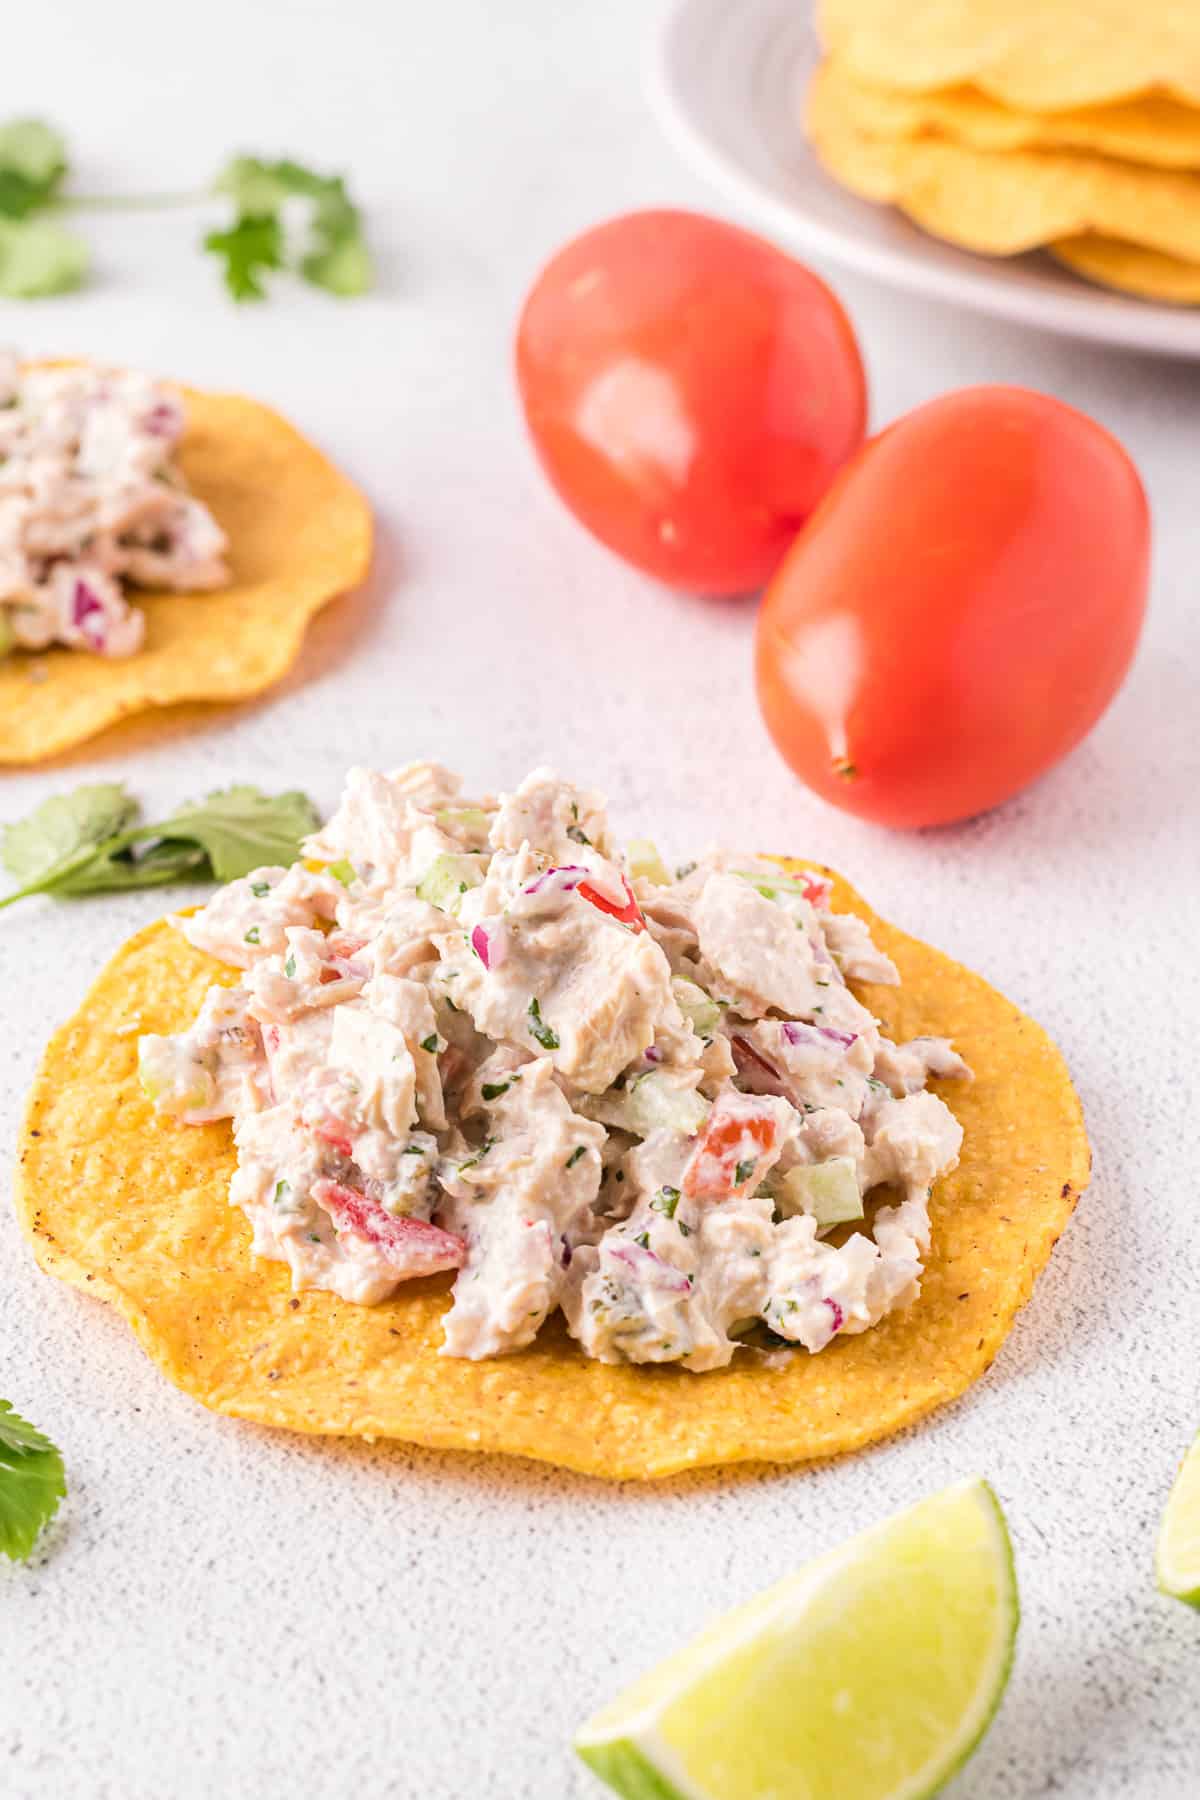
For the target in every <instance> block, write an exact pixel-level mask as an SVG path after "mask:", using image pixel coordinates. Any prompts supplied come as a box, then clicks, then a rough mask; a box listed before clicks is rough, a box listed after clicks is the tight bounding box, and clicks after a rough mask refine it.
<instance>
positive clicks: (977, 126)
mask: <svg viewBox="0 0 1200 1800" xmlns="http://www.w3.org/2000/svg"><path fill="white" fill-rule="evenodd" d="M831 72H832V73H833V75H834V76H835V77H836V92H837V97H838V100H839V101H840V103H841V105H842V107H843V109H844V111H845V115H846V119H847V121H848V122H849V123H850V124H851V125H852V126H853V127H854V128H855V130H856V131H861V132H865V133H866V134H867V135H868V136H870V137H904V138H911V137H943V138H948V139H949V140H950V142H951V143H957V144H965V145H967V146H968V147H969V148H970V149H972V150H991V151H998V150H1093V151H1096V152H1098V153H1099V154H1100V155H1102V156H1116V157H1122V158H1124V159H1125V160H1126V161H1128V162H1135V163H1146V164H1149V165H1150V166H1152V167H1158V168H1164V169H1197V168H1200V109H1198V108H1195V107H1191V106H1183V105H1182V104H1181V103H1180V102H1179V101H1178V100H1170V99H1167V98H1166V97H1165V96H1164V95H1161V94H1155V95H1145V96H1142V97H1141V98H1139V99H1135V100H1124V101H1118V102H1116V103H1115V104H1114V105H1112V106H1081V107H1074V108H1072V109H1071V110H1070V111H1068V112H1058V113H1034V112H1024V111H1019V110H1016V109H1014V108H1012V107H1009V106H1005V105H1003V104H1002V103H1001V102H1000V101H999V100H993V99H992V98H991V97H990V96H989V95H987V94H985V93H983V92H982V91H981V90H980V89H979V88H974V87H956V88H939V89H935V90H934V91H933V92H931V93H905V92H904V91H902V90H901V89H899V88H885V87H876V86H875V85H873V84H872V83H869V82H865V81H858V80H856V79H855V77H854V76H853V75H852V74H850V73H849V71H848V70H846V69H844V68H843V67H841V66H840V64H836V63H835V64H833V65H832V68H831Z"/></svg>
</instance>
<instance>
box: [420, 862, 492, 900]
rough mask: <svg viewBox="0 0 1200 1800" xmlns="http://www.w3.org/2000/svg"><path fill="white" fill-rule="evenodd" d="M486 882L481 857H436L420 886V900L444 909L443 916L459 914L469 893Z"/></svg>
mask: <svg viewBox="0 0 1200 1800" xmlns="http://www.w3.org/2000/svg"><path fill="white" fill-rule="evenodd" d="M482 880H483V870H482V869H481V868H480V866H479V858H478V857H477V856H469V855H467V854H466V853H465V852H464V853H463V854H461V855H458V854H453V855H451V854H443V855H441V856H435V857H434V859H433V861H432V862H431V863H430V865H429V867H428V868H427V869H426V871H425V873H424V874H423V875H422V877H421V879H420V881H418V883H417V898H418V900H427V901H428V902H429V904H430V906H437V907H440V908H441V910H442V912H452V913H456V912H457V911H458V907H459V902H460V901H461V899H462V897H463V895H464V894H465V893H466V891H467V889H468V888H473V887H478V886H479V884H480V882H481V881H482Z"/></svg>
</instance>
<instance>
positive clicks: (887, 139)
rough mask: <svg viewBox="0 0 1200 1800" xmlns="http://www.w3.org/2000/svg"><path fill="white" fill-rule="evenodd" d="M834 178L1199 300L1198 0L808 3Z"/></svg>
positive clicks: (1141, 286)
mask: <svg viewBox="0 0 1200 1800" xmlns="http://www.w3.org/2000/svg"><path fill="white" fill-rule="evenodd" d="M817 24H818V30H819V33H820V37H821V42H822V44H823V46H824V50H825V59H824V61H823V62H822V64H821V66H820V68H819V70H818V71H817V74H816V76H815V78H814V80H813V83H812V86H811V88H810V89H809V93H808V97H807V102H806V127H807V131H808V135H809V137H810V138H811V140H812V143H813V145H814V148H815V149H816V152H817V155H818V156H819V157H820V159H821V161H822V163H823V164H824V165H825V167H826V169H828V171H829V172H830V174H831V175H833V177H834V178H835V179H836V180H837V181H839V182H840V183H841V184H842V185H843V186H844V187H847V188H849V189H851V190H852V191H853V192H854V193H856V194H861V195H863V196H864V197H865V198H867V199H869V200H874V201H877V202H880V203H885V204H890V205H893V206H897V207H899V208H900V209H901V210H902V211H903V212H904V213H906V214H907V215H908V216H909V217H910V218H911V219H913V220H914V221H915V222H916V223H917V224H918V225H920V226H921V227H922V228H923V229H924V230H926V231H929V232H931V233H932V234H933V235H934V236H936V237H939V238H944V239H946V240H947V241H948V242H949V243H952V244H958V245H961V246H962V247H963V248H965V249H968V250H973V251H975V252H977V253H980V254H983V255H987V256H1014V255H1019V254H1020V253H1022V252H1024V251H1028V250H1035V249H1041V248H1044V249H1046V250H1048V251H1049V252H1050V253H1051V255H1053V256H1055V257H1056V258H1058V260H1059V261H1060V262H1063V263H1065V264H1067V265H1068V266H1069V267H1070V268H1072V269H1074V270H1076V271H1077V272H1078V273H1079V274H1080V275H1084V276H1086V277H1088V278H1089V279H1091V280H1093V281H1097V282H1102V283H1104V284H1105V285H1106V286H1109V287H1113V288H1119V289H1122V290H1124V291H1125V292H1127V293H1132V294H1138V295H1142V296H1144V297H1147V298H1152V299H1155V300H1159V301H1167V302H1172V303H1174V304H1176V305H1197V304H1200V0H1193V3H1191V4H1185V5H1180V4H1179V0H1138V4H1137V5H1133V4H1131V0H819V4H818V9H817Z"/></svg>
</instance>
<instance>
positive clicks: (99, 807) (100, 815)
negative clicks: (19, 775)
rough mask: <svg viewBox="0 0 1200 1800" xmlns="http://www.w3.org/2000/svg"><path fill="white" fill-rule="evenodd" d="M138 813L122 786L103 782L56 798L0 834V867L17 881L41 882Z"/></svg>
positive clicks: (137, 808)
mask: <svg viewBox="0 0 1200 1800" xmlns="http://www.w3.org/2000/svg"><path fill="white" fill-rule="evenodd" d="M139 810H140V809H139V807H138V803H137V801H136V800H135V799H134V798H133V796H132V795H131V794H130V793H128V792H127V791H126V788H125V784H124V782H121V781H100V782H96V783H94V784H91V785H88V786H86V787H77V788H75V789H74V791H73V792H72V793H69V794H53V795H51V797H50V799H48V800H43V801H42V804H41V805H40V806H38V807H35V808H34V810H33V812H31V813H30V814H29V817H28V818H26V819H20V820H18V821H17V823H16V824H15V825H5V826H4V827H3V829H2V831H0V862H3V864H4V867H5V868H6V869H7V870H8V872H9V874H10V875H14V876H15V877H16V879H17V880H18V881H38V880H41V879H42V877H44V876H45V875H47V874H49V873H50V872H51V871H52V870H53V869H54V868H55V866H56V865H57V864H59V863H62V862H63V861H64V860H66V859H68V858H70V857H72V856H74V855H76V854H77V853H78V852H79V851H80V850H91V849H93V848H94V847H95V846H96V845H97V844H101V843H103V842H104V840H105V838H110V837H113V836H115V834H116V833H117V832H118V831H123V830H124V829H125V827H126V826H127V825H131V824H132V823H133V821H134V820H135V819H136V818H137V816H138V812H139Z"/></svg>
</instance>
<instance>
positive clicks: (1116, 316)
mask: <svg viewBox="0 0 1200 1800" xmlns="http://www.w3.org/2000/svg"><path fill="white" fill-rule="evenodd" d="M716 3H717V0H664V4H663V5H662V6H661V7H660V8H659V10H658V13H657V15H656V18H655V20H654V25H653V29H652V31H651V33H650V36H649V40H648V42H647V45H646V53H645V58H644V86H645V88H646V92H647V97H648V99H649V103H650V109H651V112H652V113H653V115H654V117H655V119H656V121H657V123H658V125H659V127H660V129H661V130H662V132H663V134H664V136H665V137H666V138H667V140H668V142H669V143H670V144H671V145H672V146H673V148H674V149H675V151H676V152H677V154H678V155H679V156H680V157H681V158H682V160H683V161H684V162H685V163H686V164H688V165H689V166H690V167H691V168H693V169H694V170H695V171H696V172H697V173H698V174H699V175H701V177H702V178H703V179H705V180H707V181H708V182H709V183H710V184H711V185H712V186H713V187H714V188H716V189H717V190H718V191H720V192H721V193H722V194H724V195H725V196H726V197H727V198H728V199H729V200H730V201H731V202H732V203H733V204H735V205H736V206H737V207H738V208H739V209H740V210H741V211H743V212H745V213H746V214H747V215H749V216H750V217H752V218H756V219H757V220H758V221H759V222H760V227H761V229H762V230H763V231H765V232H767V233H768V234H769V235H771V236H772V237H775V238H777V239H782V240H783V241H784V242H785V243H789V244H790V245H792V246H800V247H803V248H804V249H807V250H809V251H811V252H812V253H813V254H814V255H818V256H823V257H825V258H827V260H828V261H829V262H830V263H832V264H834V265H835V266H837V267H840V268H845V269H850V270H852V271H854V272H855V273H857V274H861V275H865V276H867V277H868V278H869V279H871V280H874V281H878V282H881V283H883V284H884V285H886V286H890V287H893V288H898V289H901V290H902V291H904V292H906V293H912V294H923V295H926V296H927V297H928V298H930V299H935V300H939V301H942V302H944V303H946V304H949V305H955V306H960V307H965V308H968V309H970V310H973V311H976V312H981V313H985V314H990V315H991V316H992V317H995V318H1002V319H1007V320H1008V321H1009V322H1011V323H1013V324H1017V325H1023V326H1026V327H1030V328H1033V329H1040V330H1043V331H1051V332H1054V333H1056V334H1057V335H1059V336H1066V337H1073V338H1076V339H1083V340H1086V341H1088V342H1090V343H1096V344H1107V345H1112V346H1120V347H1122V348H1125V349H1128V350H1134V351H1141V352H1142V353H1146V354H1153V355H1161V356H1174V357H1182V358H1189V359H1193V360H1200V309H1196V310H1195V311H1194V312H1193V311H1192V309H1186V308H1176V307H1169V306H1163V305H1160V304H1157V303H1156V302H1154V301H1150V300H1138V299H1136V298H1135V297H1133V296H1125V295H1123V294H1120V293H1117V292H1115V291H1106V290H1104V289H1102V288H1095V289H1094V290H1093V291H1090V292H1088V291H1083V292H1078V293H1076V292H1073V291H1071V289H1070V288H1068V286H1067V285H1066V284H1067V282H1068V281H1070V282H1072V283H1078V285H1079V286H1080V287H1085V285H1086V284H1083V283H1081V282H1079V278H1078V277H1074V276H1071V275H1069V274H1068V272H1067V271H1065V270H1059V269H1058V268H1057V267H1056V266H1053V265H1052V267H1053V272H1054V273H1055V274H1056V275H1058V274H1061V276H1062V281H1063V286H1062V288H1061V289H1059V288H1058V287H1055V288H1054V289H1052V290H1050V291H1049V292H1041V291H1038V290H1036V289H1031V288H1028V287H1025V286H1022V285H1020V284H1018V283H1016V282H1013V281H1012V280H1011V278H1010V277H1009V275H1008V273H1007V270H1006V269H1005V267H1004V262H1005V261H1006V260H1007V259H982V258H979V257H976V256H973V255H972V253H971V252H970V251H966V250H958V249H957V248H956V246H954V245H950V244H943V243H942V242H941V240H938V239H930V246H931V251H932V248H933V246H935V245H936V247H937V249H938V250H939V251H948V252H950V253H952V254H954V255H956V256H958V257H961V258H962V262H963V267H962V269H961V270H958V269H953V268H946V267H945V266H944V265H942V264H941V263H935V262H933V261H932V260H931V257H930V256H927V255H926V254H925V253H924V251H923V248H922V246H921V244H920V242H919V240H918V241H917V242H916V243H914V245H913V246H912V248H911V249H910V248H907V247H898V246H892V245H888V244H885V243H880V242H879V241H877V240H870V239H865V238H862V237H860V236H856V234H855V233H854V232H853V230H852V229H851V228H850V226H849V225H847V226H846V227H845V228H839V227H837V226H836V225H830V224H829V223H827V222H826V221H825V220H823V219H819V218H816V217H814V216H813V215H812V214H811V213H809V212H806V211H805V210H804V208H803V207H802V206H800V205H795V204H792V203H789V202H788V201H786V200H784V199H782V198H780V197H779V196H778V195H776V194H773V193H771V192H770V191H769V190H768V189H767V188H766V187H765V186H764V185H763V183H762V180H761V178H760V177H759V176H758V175H757V174H756V173H755V172H754V171H753V170H752V169H748V168H747V167H746V166H745V165H744V164H743V163H742V162H740V161H739V160H738V158H737V156H736V155H735V153H734V152H733V151H732V150H731V149H730V148H729V147H727V146H726V145H724V144H722V143H721V142H720V141H719V140H715V139H714V137H713V135H712V134H711V133H710V131H709V130H707V129H706V125H705V121H704V119H703V116H698V114H697V109H696V106H695V102H694V89H693V88H692V87H691V86H690V84H689V82H688V80H687V78H686V72H685V71H683V70H682V69H681V50H682V49H683V48H684V47H686V46H687V44H688V43H689V41H690V40H691V39H692V38H693V37H694V34H695V32H696V29H697V22H698V20H699V19H700V18H701V17H702V16H704V15H707V14H711V13H712V12H713V10H714V5H715V4H716ZM720 5H721V10H722V11H723V12H724V13H725V14H726V16H727V15H728V14H729V13H730V12H731V11H733V10H734V9H736V10H737V12H739V13H741V14H744V15H748V16H749V17H750V18H751V19H753V18H754V17H755V16H757V17H758V18H759V19H762V20H765V19H768V18H772V17H776V18H781V19H782V18H783V16H784V15H785V14H786V15H787V18H788V20H789V21H792V20H795V18H796V17H797V14H798V7H797V0H720ZM809 154H810V155H811V152H810V153H809ZM831 185H832V183H831ZM863 204H866V203H865V202H864V203H863ZM1034 257H1036V258H1037V260H1038V266H1039V267H1044V266H1045V265H1046V264H1047V263H1049V260H1050V259H1049V258H1048V257H1047V256H1046V255H1045V253H1044V252H1041V251H1035V252H1032V253H1030V256H1029V257H1028V258H1024V257H1023V258H1020V259H1014V260H1019V261H1020V262H1021V263H1024V264H1025V265H1026V266H1028V264H1029V262H1030V261H1031V260H1032V259H1033V258H1034ZM981 263H982V264H983V266H979V265H980V264H981Z"/></svg>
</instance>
